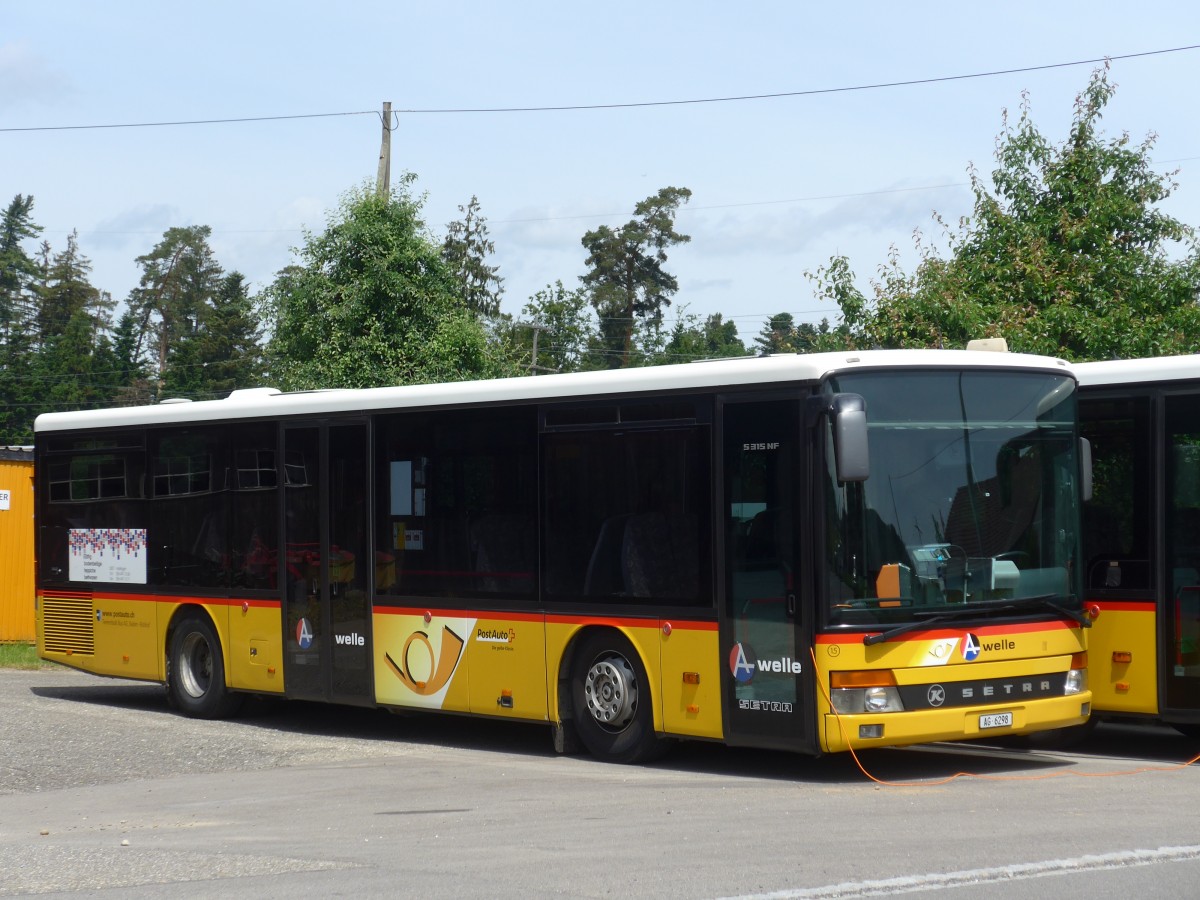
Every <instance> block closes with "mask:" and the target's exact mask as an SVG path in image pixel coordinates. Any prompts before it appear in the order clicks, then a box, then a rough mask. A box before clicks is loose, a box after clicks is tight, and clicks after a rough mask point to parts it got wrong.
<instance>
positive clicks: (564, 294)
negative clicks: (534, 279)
mask: <svg viewBox="0 0 1200 900" xmlns="http://www.w3.org/2000/svg"><path fill="white" fill-rule="evenodd" d="M501 318H502V319H503V320H504V322H505V326H504V327H505V332H506V336H505V342H506V344H507V346H508V348H509V349H508V356H509V358H510V359H511V361H512V363H513V365H514V374H517V373H519V374H537V373H539V372H577V371H579V370H580V369H582V368H583V367H584V363H585V357H586V354H587V350H588V347H589V346H590V344H591V342H592V340H593V338H594V337H595V334H596V325H595V315H594V314H593V312H592V309H591V306H590V305H589V303H588V299H587V294H586V292H584V291H583V289H582V288H577V289H575V290H567V289H566V288H565V287H564V286H563V283H562V281H556V282H555V283H554V284H548V285H546V287H544V288H543V289H542V290H540V291H537V292H536V293H535V294H534V295H533V296H532V297H530V298H529V300H528V301H526V303H525V306H524V307H522V309H521V317H520V320H515V319H513V318H512V317H510V316H502V317H501Z"/></svg>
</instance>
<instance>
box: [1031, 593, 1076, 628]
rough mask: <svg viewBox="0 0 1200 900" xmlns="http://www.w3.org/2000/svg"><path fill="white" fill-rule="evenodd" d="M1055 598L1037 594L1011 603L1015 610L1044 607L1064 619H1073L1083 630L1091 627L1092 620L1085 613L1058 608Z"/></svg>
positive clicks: (1062, 607) (1050, 595)
mask: <svg viewBox="0 0 1200 900" xmlns="http://www.w3.org/2000/svg"><path fill="white" fill-rule="evenodd" d="M1057 597H1058V595H1057V594H1038V595H1037V596H1036V597H1018V598H1017V599H1016V600H1015V601H1013V603H1014V608H1017V609H1020V608H1022V607H1029V606H1044V607H1046V608H1047V609H1052V610H1054V612H1056V613H1058V614H1059V615H1060V616H1063V617H1064V618H1067V619H1074V620H1075V621H1076V622H1078V623H1079V624H1080V626H1081V627H1083V628H1091V627H1092V620H1091V619H1090V618H1089V617H1088V615H1087V613H1085V612H1083V611H1081V610H1076V609H1067V608H1066V607H1065V606H1059V605H1058V604H1057V603H1055V602H1054V601H1055V599H1056V598H1057Z"/></svg>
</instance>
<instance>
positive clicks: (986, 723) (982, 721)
mask: <svg viewBox="0 0 1200 900" xmlns="http://www.w3.org/2000/svg"><path fill="white" fill-rule="evenodd" d="M1011 727H1012V713H1010V712H1005V713H989V714H988V715H986V716H980V717H979V728H980V730H983V729H984V728H1011Z"/></svg>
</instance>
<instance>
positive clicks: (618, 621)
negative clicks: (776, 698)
mask: <svg viewBox="0 0 1200 900" xmlns="http://www.w3.org/2000/svg"><path fill="white" fill-rule="evenodd" d="M374 612H375V613H377V614H379V615H385V616H424V615H425V614H426V613H428V614H429V615H431V616H434V617H436V618H460V619H504V620H506V621H516V622H541V621H543V620H545V622H546V623H547V624H550V625H612V626H614V627H619V628H658V627H659V623H660V622H669V623H670V624H671V628H672V629H683V630H684V631H716V630H717V623H716V622H714V621H710V620H704V621H697V620H695V619H670V618H667V619H659V618H648V619H634V618H627V617H614V616H586V615H576V616H569V615H561V614H557V613H556V614H551V615H542V614H541V613H525V612H501V611H497V610H481V609H434V608H432V607H422V606H412V607H409V606H376V607H375V608H374Z"/></svg>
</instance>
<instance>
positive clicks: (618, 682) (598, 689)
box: [571, 631, 666, 763]
mask: <svg viewBox="0 0 1200 900" xmlns="http://www.w3.org/2000/svg"><path fill="white" fill-rule="evenodd" d="M571 706H572V710H573V716H574V720H575V728H576V730H577V731H578V733H579V739H580V740H581V741H583V745H584V746H585V747H587V748H588V751H589V752H590V753H591V754H592V755H593V756H595V757H598V758H599V759H603V760H607V761H609V762H622V763H635V762H645V761H647V760H649V759H653V758H654V757H656V756H658V755H660V754H661V753H662V751H663V750H664V749H665V747H666V745H665V742H664V741H663V740H662V739H661V738H660V737H659V736H658V735H657V734H655V733H654V704H653V699H652V698H651V696H650V679H649V678H648V677H647V676H646V669H645V667H644V666H643V665H642V660H641V657H639V656H638V654H637V651H636V650H634V648H633V645H632V644H631V643H630V642H629V641H628V639H626V638H625V636H624V635H621V634H618V633H617V632H614V631H597V632H593V633H592V634H589V635H587V636H585V637H584V638H583V641H582V643H581V644H580V645H579V647H578V648H577V649H576V651H575V655H574V658H573V660H572V664H571Z"/></svg>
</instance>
